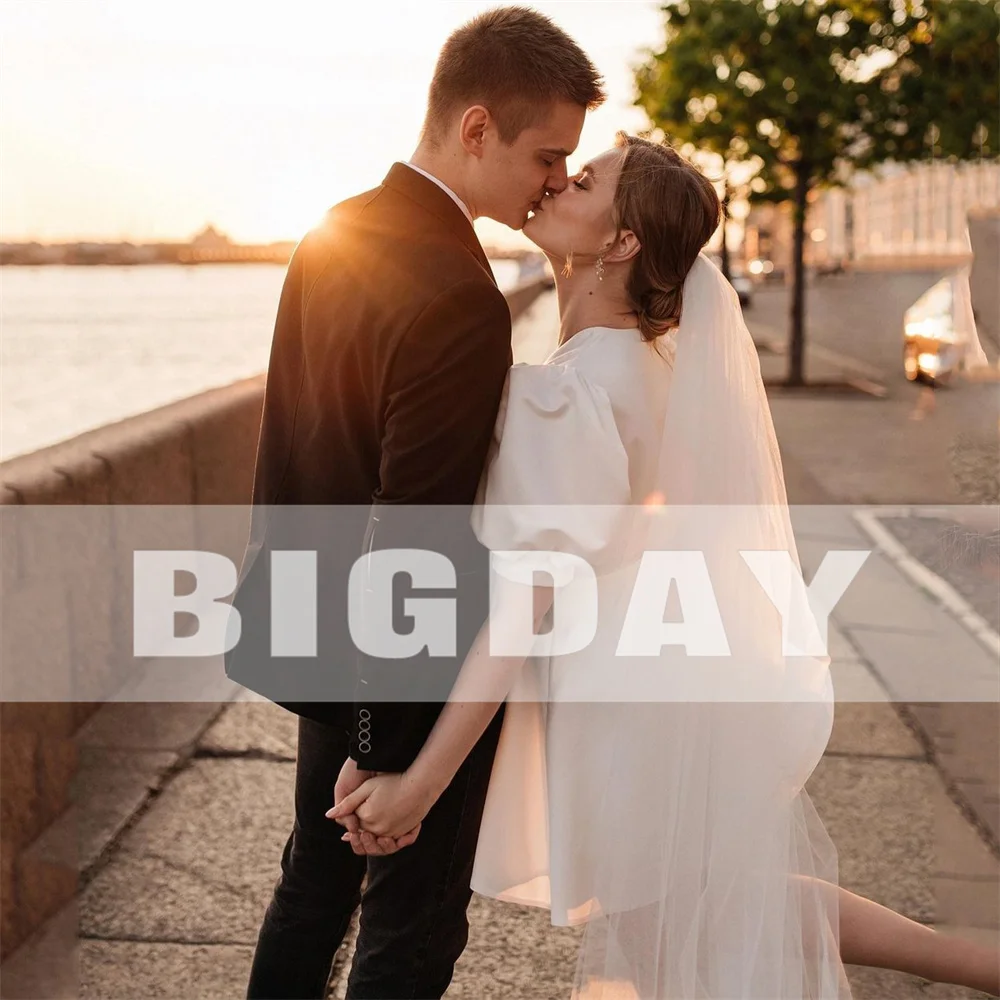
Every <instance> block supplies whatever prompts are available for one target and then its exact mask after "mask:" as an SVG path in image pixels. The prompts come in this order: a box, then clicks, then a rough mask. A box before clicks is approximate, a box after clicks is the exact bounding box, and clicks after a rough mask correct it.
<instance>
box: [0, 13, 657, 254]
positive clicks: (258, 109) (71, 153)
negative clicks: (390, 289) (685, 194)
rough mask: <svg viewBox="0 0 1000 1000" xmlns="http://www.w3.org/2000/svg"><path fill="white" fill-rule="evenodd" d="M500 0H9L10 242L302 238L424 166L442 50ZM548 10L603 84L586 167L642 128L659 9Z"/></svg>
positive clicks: (504, 234)
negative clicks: (430, 93) (406, 169)
mask: <svg viewBox="0 0 1000 1000" xmlns="http://www.w3.org/2000/svg"><path fill="white" fill-rule="evenodd" d="M493 6H498V4H496V3H481V2H476V0H469V2H452V0H419V2H401V0H391V2H384V0H366V2H357V0H347V2H341V3H336V2H334V0H280V2H279V0H269V2H267V3H236V2H235V0H0V25H2V27H0V66H2V76H0V86H2V102H0V114H2V118H0V149H2V154H0V238H2V239H3V240H7V241H14V240H22V239H32V238H36V239H42V240H60V239H82V238H95V239H110V240H114V239H138V240H147V239H174V238H178V239H186V238H188V237H190V236H191V235H193V234H194V233H195V232H196V231H197V230H199V229H200V228H201V227H202V226H203V225H204V224H205V223H206V222H212V223H214V224H215V225H216V226H217V227H218V228H220V229H222V230H223V231H225V232H227V233H228V234H229V235H230V236H231V237H232V238H233V239H235V240H239V241H244V242H256V241H270V240H277V239H298V238H299V237H300V236H301V235H302V234H303V232H304V231H305V230H306V229H308V228H309V227H310V226H311V225H312V224H313V223H314V222H315V221H316V220H317V219H318V218H319V217H320V216H321V215H322V213H323V212H324V211H325V209H326V208H327V207H328V206H329V205H331V204H333V203H334V202H336V201H338V200H340V199H342V198H344V197H347V196H349V195H351V194H354V193H356V192H359V191H363V190H366V189H367V188H370V187H373V186H374V185H376V184H378V183H379V182H380V181H381V179H382V177H383V176H384V174H385V171H386V170H387V168H388V166H389V165H390V164H391V163H392V161H393V160H397V159H406V158H408V157H409V155H410V154H411V153H412V152H413V148H414V146H415V144H416V140H417V136H418V133H419V129H420V124H421V120H422V116H423V106H424V99H425V96H426V92H427V86H428V84H429V82H430V77H431V73H432V71H433V67H434V61H435V59H436V56H437V51H438V49H439V47H440V45H441V43H442V42H443V41H444V39H445V38H446V37H447V35H448V33H449V32H450V31H451V30H452V29H453V28H454V27H457V26H458V25H459V24H461V23H462V22H463V21H465V20H466V19H467V18H469V17H471V16H472V15H474V14H475V13H477V12H478V11H480V10H484V9H487V8H489V7H493ZM532 6H534V7H535V8H536V9H538V10H541V11H543V12H544V13H546V14H548V15H549V16H550V17H552V18H553V19H554V20H555V21H556V22H557V23H559V24H560V25H561V26H563V27H564V28H565V29H566V30H567V31H569V32H570V33H571V34H572V35H573V36H574V37H575V38H576V39H577V41H579V42H580V44H581V45H582V46H583V47H584V48H585V49H586V50H587V51H588V52H589V54H590V55H591V57H592V58H593V59H594V61H595V63H596V64H597V66H598V67H599V69H600V70H601V72H602V73H603V74H604V76H605V80H606V83H607V87H608V92H609V100H608V102H607V103H606V105H605V106H604V107H603V108H602V109H600V110H599V111H598V112H596V113H595V114H593V115H591V116H590V118H589V120H588V123H587V125H586V127H585V129H584V133H583V138H582V140H581V143H580V147H579V150H578V152H577V156H576V157H575V158H574V161H575V163H576V164H580V163H583V162H584V161H585V160H586V159H587V158H588V157H590V156H592V155H594V154H595V153H596V152H598V151H600V150H601V149H604V148H606V147H607V146H608V145H610V143H611V141H612V139H613V135H614V132H615V130H616V129H618V128H627V129H636V128H641V127H642V125H643V123H644V116H643V115H642V113H641V112H639V111H638V110H637V109H636V108H633V107H631V100H632V74H631V71H630V66H631V65H632V64H634V63H635V62H636V61H637V59H638V58H639V57H640V54H641V51H642V50H643V49H644V48H645V47H647V46H650V47H652V46H656V45H657V44H658V43H659V41H660V33H661V27H660V17H659V14H658V12H657V7H656V5H655V4H654V3H649V2H646V0H636V2H629V0H596V2H557V3H546V2H539V3H534V4H532ZM574 161H571V164H570V165H571V167H572V166H573V163H574ZM479 229H480V234H481V236H482V238H483V239H484V241H486V242H491V243H510V242H515V243H516V242H520V240H521V239H522V238H521V237H519V236H518V237H513V238H512V234H511V233H510V231H509V230H507V229H505V228H504V227H502V226H499V225H497V224H496V223H491V222H489V221H481V222H480V223H479Z"/></svg>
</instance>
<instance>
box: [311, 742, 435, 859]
mask: <svg viewBox="0 0 1000 1000" xmlns="http://www.w3.org/2000/svg"><path fill="white" fill-rule="evenodd" d="M436 799H437V794H436V793H434V792H433V791H432V790H431V789H430V788H428V787H426V786H425V785H423V784H422V783H421V782H419V781H418V780H417V779H416V778H414V777H413V775H412V774H410V773H409V772H407V771H404V772H403V773H401V774H394V773H385V772H379V771H367V770H365V769H363V768H359V767H358V765H357V763H356V762H355V761H354V760H352V759H351V758H348V759H347V760H346V761H345V762H344V766H343V767H342V768H341V770H340V776H339V777H338V779H337V784H336V786H335V787H334V792H333V801H334V806H333V808H332V809H328V810H327V812H326V817H327V818H328V819H332V820H335V821H336V822H337V823H339V824H340V825H341V826H343V827H345V828H346V833H344V835H343V837H341V840H344V841H348V842H350V845H351V849H352V850H353V851H354V853H355V854H370V855H386V854H395V853H396V851H399V850H402V849H403V848H404V847H409V846H410V844H412V843H413V842H414V841H415V840H416V839H417V837H418V836H419V835H420V828H421V825H422V823H423V819H424V817H425V816H426V815H427V813H428V812H430V809H431V806H432V805H434V802H435V801H436Z"/></svg>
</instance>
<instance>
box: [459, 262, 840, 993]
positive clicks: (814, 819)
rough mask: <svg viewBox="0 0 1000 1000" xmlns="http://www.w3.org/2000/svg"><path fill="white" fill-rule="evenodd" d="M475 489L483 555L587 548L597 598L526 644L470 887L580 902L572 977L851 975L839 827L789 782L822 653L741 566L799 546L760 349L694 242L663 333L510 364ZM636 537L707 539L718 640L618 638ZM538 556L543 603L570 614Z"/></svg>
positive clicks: (765, 982) (587, 344)
mask: <svg viewBox="0 0 1000 1000" xmlns="http://www.w3.org/2000/svg"><path fill="white" fill-rule="evenodd" d="M480 501H481V505H479V506H477V508H476V513H475V515H474V526H475V528H476V531H477V533H478V535H479V537H480V538H481V540H482V541H483V542H484V544H486V545H488V546H489V547H490V548H491V549H492V550H494V568H495V570H496V571H497V572H498V573H500V574H501V575H510V576H511V577H512V578H513V577H514V576H515V575H516V573H514V572H513V571H512V568H515V569H516V562H517V559H518V553H524V552H534V551H538V550H543V551H556V552H569V553H571V554H574V555H579V556H582V557H583V558H585V559H586V560H587V561H588V562H589V563H590V564H591V565H593V566H594V567H595V568H596V569H597V573H598V582H597V594H598V606H599V608H600V613H599V614H598V616H597V618H598V620H597V622H596V623H595V624H594V629H593V631H594V633H595V634H594V637H593V641H592V642H590V643H589V644H588V645H587V646H586V648H584V649H582V650H580V651H578V652H575V653H565V654H562V655H545V653H544V649H543V647H542V646H540V647H539V650H540V651H541V652H540V655H537V656H535V657H533V658H532V659H530V660H529V661H528V663H527V664H526V665H525V668H524V671H523V672H522V674H521V675H520V677H519V679H518V681H517V683H516V685H515V689H514V690H513V691H512V693H511V696H510V698H509V699H508V704H507V710H506V716H505V721H504V726H503V731H502V735H501V738H500V745H499V748H498V751H497V757H496V762H495V765H494V769H493V774H492V778H491V783H490V788H489V792H488V797H487V802H486V809H485V814H484V818H483V823H482V830H481V834H480V841H479V847H478V851H477V855H476V860H475V869H474V874H473V880H472V886H473V889H474V890H475V891H477V892H479V893H480V894H483V895H487V896H491V897H495V898H498V899H503V900H508V901H512V902H516V903H522V904H528V905H535V906H542V907H547V908H549V909H550V910H551V919H552V922H553V923H554V924H559V925H568V924H579V923H586V924H587V928H586V932H585V934H584V939H583V945H582V948H581V953H580V959H579V964H578V968H577V975H576V984H575V988H574V997H579V998H588V1000H590V998H603V1000H610V998H612V997H614V998H618V997H623V998H625V997H628V998H634V997H638V998H642V1000H699V998H703V1000H846V998H849V997H850V989H849V987H848V985H847V980H846V977H845V975H844V970H843V966H842V964H841V962H840V957H839V946H838V943H839V933H838V930H839V929H838V919H837V900H836V889H835V887H836V883H837V858H836V852H835V850H834V849H833V845H832V844H831V842H830V840H829V838H828V837H827V834H826V831H825V829H824V827H823V824H822V823H821V821H820V819H819V817H818V816H817V814H816V812H815V810H814V809H813V807H812V804H811V802H810V800H809V798H808V795H807V794H806V792H805V791H804V789H803V785H804V783H805V781H806V779H807V778H808V776H809V774H810V773H811V772H812V770H813V768H814V767H815V765H816V763H817V762H818V760H819V758H820V756H821V754H822V753H823V750H824V748H825V746H826V743H827V740H828V738H829V734H830V727H831V724H832V707H833V695H832V686H831V684H830V678H829V671H828V665H829V661H828V659H826V658H824V657H818V658H817V657H805V656H791V657H789V656H788V655H786V654H785V653H784V652H783V648H782V647H781V620H780V618H779V617H778V615H777V612H776V610H775V608H774V606H773V605H771V604H770V602H769V601H768V600H767V599H766V597H764V596H763V591H755V589H754V588H755V583H754V579H753V576H752V575H750V574H748V573H747V572H746V567H745V565H744V566H743V568H742V573H743V575H740V567H739V566H738V562H739V560H738V558H737V557H738V550H739V551H742V550H747V549H753V550H761V549H771V550H774V549H784V550H787V551H789V552H790V554H791V556H792V560H793V562H794V565H795V566H796V567H797V565H798V563H797V555H796V552H795V543H794V538H793V537H792V533H791V527H790V522H789V518H788V512H787V501H786V498H785V492H784V485H783V478H782V475H781V464H780V458H779V456H778V450H777V444H776V440H775V437H774V430H773V426H772V424H771V419H770V412H769V410H768V407H767V401H766V397H765V395H764V390H763V385H762V383H761V380H760V372H759V365H758V362H757V356H756V351H755V349H754V347H753V344H752V341H751V339H750V335H749V333H748V331H747V330H746V327H745V325H744V323H743V319H742V314H741V312H740V309H739V305H738V302H737V301H736V295H735V293H734V292H733V291H732V289H731V288H730V287H729V285H728V283H727V282H725V280H724V279H723V278H722V276H721V274H720V273H719V272H718V270H717V269H716V268H715V267H714V265H713V264H712V263H711V262H710V261H708V260H707V258H705V257H700V258H699V259H698V261H697V262H696V264H695V265H694V267H693V268H692V270H691V272H690V274H689V276H688V279H687V281H686V283H685V288H684V309H683V316H682V322H681V325H680V327H679V329H678V330H676V331H674V332H673V333H672V334H671V335H669V336H667V337H665V338H661V340H660V342H659V343H658V346H657V347H653V346H652V345H650V344H648V343H646V342H644V341H643V340H642V337H641V336H640V334H639V331H638V330H634V329H633V330H622V329H610V328H601V327H595V328H591V329H587V330H583V331H581V332H579V333H577V334H576V335H574V336H573V337H571V338H570V339H569V340H568V341H566V342H565V343H564V344H563V345H562V346H560V347H559V348H558V349H557V350H556V351H555V352H554V353H553V354H552V355H551V356H550V358H549V359H548V361H547V362H546V363H545V364H544V365H517V366H515V367H514V368H513V369H512V370H511V372H510V377H509V381H508V387H507V393H506V401H505V406H504V408H503V409H502V411H501V414H500V417H499V420H498V423H497V434H496V440H495V443H494V448H493V451H492V453H491V458H490V460H489V463H488V467H487V473H486V475H485V476H484V481H483V484H482V487H481V491H480ZM651 549H660V550H662V549H685V550H700V551H702V552H703V553H704V554H705V565H706V567H707V568H708V569H709V571H710V572H711V574H712V575H711V582H712V584H713V586H714V589H715V593H716V596H717V598H718V603H719V607H720V608H721V609H722V610H723V611H724V612H725V616H724V617H725V619H726V622H725V627H726V632H727V638H728V640H729V652H730V654H731V655H728V656H723V655H718V654H719V651H718V650H715V651H714V652H713V651H712V650H707V649H703V650H701V651H700V655H688V654H689V652H690V650H689V649H686V648H685V647H684V646H683V645H676V644H674V645H671V644H670V643H669V641H668V642H667V645H665V646H664V647H663V650H662V651H661V652H660V653H659V654H658V655H655V656H649V655H638V656H637V655H629V656H622V655H618V654H620V648H619V647H618V642H619V639H620V636H621V634H622V628H623V623H624V622H625V621H626V619H627V618H628V615H629V614H630V612H629V604H630V599H631V596H632V593H633V588H635V583H636V579H637V574H638V573H639V572H640V569H639V559H640V556H641V554H642V552H643V551H646V550H651ZM501 551H502V552H503V553H505V554H500V553H501ZM552 572H553V578H554V580H555V582H556V585H557V588H558V589H557V601H560V600H562V601H563V603H562V606H561V612H560V613H566V614H568V615H569V616H570V617H572V615H573V613H574V608H576V610H577V611H578V612H579V613H580V614H584V613H585V611H584V610H583V609H584V608H585V607H586V605H585V602H583V600H582V597H580V594H579V593H578V591H576V590H575V589H574V588H575V587H576V586H577V584H576V583H575V582H574V580H573V578H572V574H566V573H564V572H563V570H562V569H561V568H560V567H559V566H558V565H556V566H554V567H553V569H552ZM561 574H562V575H561ZM649 580H650V577H648V576H644V577H643V581H644V582H643V583H641V584H640V587H639V588H637V590H636V592H637V593H640V594H641V593H646V594H649V593H650V590H651V588H650V587H649V585H648V584H649ZM675 597H677V592H674V593H673V595H672V596H671V599H670V600H669V601H668V602H667V615H666V617H667V620H668V621H676V620H680V619H682V618H685V617H686V613H688V612H691V611H692V608H693V607H694V606H693V605H691V604H688V605H684V606H683V607H682V608H681V610H682V611H683V612H684V613H685V614H681V615H679V616H678V615H677V614H676V611H677V608H676V607H675V608H674V609H673V612H672V611H671V601H673V600H674V599H675ZM650 600H651V601H652V603H653V607H654V608H656V609H658V610H657V615H658V617H659V620H660V621H662V620H663V617H664V615H663V609H664V604H663V601H662V597H657V596H656V594H653V595H652V596H651V597H650ZM681 603H682V604H683V602H681ZM694 613H695V614H697V613H699V612H698V611H697V609H696V608H695V610H694ZM776 643H777V645H776Z"/></svg>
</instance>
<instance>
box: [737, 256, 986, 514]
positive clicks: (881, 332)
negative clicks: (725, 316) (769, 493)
mask: <svg viewBox="0 0 1000 1000" xmlns="http://www.w3.org/2000/svg"><path fill="white" fill-rule="evenodd" d="M941 273H942V272H929V271H919V272H916V271H905V272H886V271H882V272H873V273H857V274H846V275H838V276H833V277H828V278H823V279H819V280H818V281H814V282H812V283H811V284H810V285H809V287H808V289H807V300H806V310H807V314H806V315H807V318H806V323H807V328H806V370H807V376H812V377H819V376H824V375H829V374H830V373H831V371H835V369H836V365H832V366H831V364H830V362H831V360H832V359H833V358H834V357H839V358H842V359H843V361H844V364H845V366H846V367H847V370H848V373H850V374H859V373H861V374H867V375H868V376H869V377H871V378H873V379H875V380H876V381H878V382H880V383H881V384H882V385H884V387H885V389H886V396H885V398H884V399H874V398H872V397H865V396H863V395H860V394H859V395H858V396H857V397H856V398H854V399H851V397H844V396H843V395H841V396H838V397H836V398H824V397H823V395H822V394H821V393H816V394H815V395H814V396H813V397H812V398H801V397H800V398H797V399H794V400H793V399H792V398H790V397H788V398H785V397H783V395H782V393H781V391H780V390H778V391H775V392H773V393H772V409H773V411H774V416H775V423H776V425H777V428H778V436H779V439H780V440H781V444H782V449H783V451H786V452H787V453H789V454H791V455H793V456H795V457H796V458H798V459H799V460H800V461H801V462H803V463H804V464H806V465H807V466H808V467H809V468H810V469H811V470H812V471H813V472H814V474H815V475H816V476H817V479H818V480H819V481H820V482H821V484H822V485H823V487H824V490H825V491H826V492H827V494H828V495H829V498H830V500H831V501H832V502H854V503H951V504H955V503H984V502H987V503H997V502H1000V497H998V495H997V494H998V486H997V469H998V466H1000V448H998V436H997V431H998V421H1000V384H998V383H996V382H992V383H989V382H975V383H974V382H970V381H968V380H966V379H964V378H963V379H956V380H955V381H954V382H953V383H952V384H951V385H950V386H945V387H942V388H940V389H936V390H931V389H928V388H927V387H924V386H919V385H915V384H913V383H910V382H907V381H906V379H905V377H904V376H903V370H902V322H903V313H904V312H905V310H906V309H907V307H908V306H910V305H911V304H912V303H913V302H914V301H915V300H916V299H917V298H918V297H919V296H920V295H921V293H922V292H924V291H925V290H926V289H927V288H929V287H930V286H931V285H932V284H933V283H934V282H935V281H936V280H937V279H938V278H939V277H940V276H941ZM789 300H790V294H789V291H788V289H786V288H784V287H783V286H767V285H766V286H761V287H759V288H758V290H757V294H756V296H755V299H754V303H753V305H752V306H751V307H750V308H749V309H748V310H747V311H746V319H747V323H748V325H749V326H750V328H751V330H752V331H753V333H754V336H755V338H756V339H758V341H760V340H776V341H779V342H785V341H787V330H788V310H789ZM984 346H985V347H986V350H987V353H988V356H989V357H990V359H991V360H992V361H995V360H996V349H995V347H994V346H993V345H990V344H986V345H984ZM810 349H812V352H811V353H810ZM761 365H762V368H763V369H764V370H765V374H769V375H771V376H772V377H776V376H781V375H783V373H784V370H785V365H786V359H785V358H784V357H780V356H778V357H776V356H770V357H769V356H768V355H766V354H762V356H761ZM813 502H815V501H813Z"/></svg>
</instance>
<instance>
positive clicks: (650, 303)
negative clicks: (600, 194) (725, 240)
mask: <svg viewBox="0 0 1000 1000" xmlns="http://www.w3.org/2000/svg"><path fill="white" fill-rule="evenodd" d="M615 145H616V146H618V147H620V148H623V149H624V150H625V158H624V160H623V161H622V167H621V174H620V176H619V178H618V187H617V189H616V191H615V201H614V211H615V221H616V224H617V227H618V231H619V233H621V231H622V230H625V229H629V230H631V231H632V232H633V233H635V235H636V238H637V239H638V241H639V244H640V246H641V249H640V251H639V253H638V255H637V256H636V257H635V259H634V260H633V262H632V269H631V271H630V272H629V276H628V279H627V281H626V285H625V290H626V292H627V293H628V296H629V299H630V300H631V303H632V307H633V308H634V309H635V311H636V313H637V314H638V316H639V329H640V331H641V332H642V336H643V338H644V339H645V340H649V341H653V340H656V338H657V337H660V336H662V335H663V334H664V333H666V332H667V331H668V330H671V329H673V328H674V327H675V326H677V325H678V323H680V317H681V307H682V305H683V289H684V279H685V278H686V277H687V274H688V271H690V270H691V267H692V265H693V264H694V262H695V261H696V260H697V259H698V254H699V253H700V252H701V249H702V247H704V246H705V244H706V243H707V242H708V241H709V239H711V237H712V233H714V232H715V230H716V229H717V228H718V226H719V222H720V221H721V218H722V205H721V204H720V202H719V196H718V195H717V194H716V193H715V188H714V187H713V185H712V182H711V181H710V180H709V179H708V178H707V177H706V176H705V175H704V174H702V173H701V171H699V170H698V169H697V168H696V167H695V166H694V165H693V164H691V163H689V162H688V161H687V160H685V159H684V157H682V156H681V155H680V153H678V152H677V151H676V150H675V149H672V148H671V147H670V146H668V145H665V144H663V143H658V142H651V141H650V140H649V139H640V138H639V137H637V136H633V135H627V134H626V133H625V132H619V133H618V135H617V136H616V138H615ZM616 239H617V238H616Z"/></svg>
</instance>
